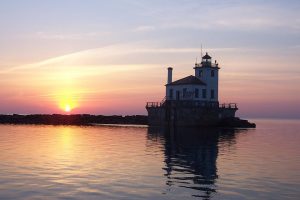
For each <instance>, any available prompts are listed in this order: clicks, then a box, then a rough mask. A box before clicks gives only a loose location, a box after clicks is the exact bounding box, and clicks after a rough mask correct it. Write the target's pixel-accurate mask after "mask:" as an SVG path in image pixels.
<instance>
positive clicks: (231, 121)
mask: <svg viewBox="0 0 300 200" xmlns="http://www.w3.org/2000/svg"><path fill="white" fill-rule="evenodd" d="M0 124H41V125H93V124H136V125H148V116H146V115H128V116H122V115H112V116H105V115H89V114H76V115H60V114H52V115H42V114H35V115H18V114H13V115H0ZM216 127H230V128H255V127H256V125H255V124H254V123H250V122H248V121H247V120H242V119H239V118H237V117H233V118H227V119H224V120H222V121H220V123H219V124H218V125H217V126H216Z"/></svg>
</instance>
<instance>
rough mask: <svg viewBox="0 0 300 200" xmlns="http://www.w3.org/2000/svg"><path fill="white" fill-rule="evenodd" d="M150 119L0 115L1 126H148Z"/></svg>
mask: <svg viewBox="0 0 300 200" xmlns="http://www.w3.org/2000/svg"><path fill="white" fill-rule="evenodd" d="M147 123H148V117H147V116H143V115H131V116H121V115H112V116H104V115H89V114H76V115H60V114H52V115H40V114H36V115H18V114H13V115H0V124H44V125H93V124H137V125H146V124H147Z"/></svg>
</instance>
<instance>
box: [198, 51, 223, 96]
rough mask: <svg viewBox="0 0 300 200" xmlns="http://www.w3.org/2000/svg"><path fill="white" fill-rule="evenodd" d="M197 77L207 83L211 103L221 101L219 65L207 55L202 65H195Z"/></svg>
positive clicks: (203, 58)
mask: <svg viewBox="0 0 300 200" xmlns="http://www.w3.org/2000/svg"><path fill="white" fill-rule="evenodd" d="M194 69H195V76H196V77H197V78H199V79H200V80H202V81H203V82H204V83H206V90H207V94H208V96H209V97H210V101H215V102H217V101H218V99H219V69H220V68H219V64H218V63H217V61H215V62H214V63H212V62H211V57H210V56H209V55H208V54H207V53H206V54H205V55H204V56H203V57H202V61H201V63H196V64H195V67H194Z"/></svg>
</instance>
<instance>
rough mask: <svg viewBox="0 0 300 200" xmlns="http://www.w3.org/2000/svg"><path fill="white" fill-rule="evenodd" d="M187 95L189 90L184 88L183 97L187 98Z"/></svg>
mask: <svg viewBox="0 0 300 200" xmlns="http://www.w3.org/2000/svg"><path fill="white" fill-rule="evenodd" d="M186 95H187V89H186V88H183V97H185V96H186Z"/></svg>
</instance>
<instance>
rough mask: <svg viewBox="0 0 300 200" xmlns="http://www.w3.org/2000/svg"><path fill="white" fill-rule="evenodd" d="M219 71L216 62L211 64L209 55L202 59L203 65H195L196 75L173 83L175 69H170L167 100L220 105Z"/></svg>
mask: <svg viewBox="0 0 300 200" xmlns="http://www.w3.org/2000/svg"><path fill="white" fill-rule="evenodd" d="M219 69H220V68H219V66H218V64H217V62H216V61H215V63H212V62H211V57H210V56H209V55H208V53H206V54H205V55H204V56H203V57H202V60H201V63H195V67H194V70H195V75H190V76H187V77H184V78H182V79H179V80H176V81H174V82H172V71H173V69H172V68H171V67H169V68H168V82H167V84H166V100H169V101H172V100H176V101H186V100H192V101H203V102H215V103H218V102H219V101H218V96H219V95H218V85H219Z"/></svg>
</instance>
